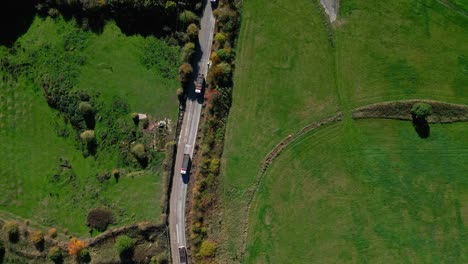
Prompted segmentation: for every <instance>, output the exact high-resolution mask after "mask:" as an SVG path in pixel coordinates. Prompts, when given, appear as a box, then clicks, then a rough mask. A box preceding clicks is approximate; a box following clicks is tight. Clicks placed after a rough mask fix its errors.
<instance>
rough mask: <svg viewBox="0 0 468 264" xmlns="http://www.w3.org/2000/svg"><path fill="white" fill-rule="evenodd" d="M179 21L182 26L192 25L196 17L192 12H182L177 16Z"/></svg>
mask: <svg viewBox="0 0 468 264" xmlns="http://www.w3.org/2000/svg"><path fill="white" fill-rule="evenodd" d="M179 21H180V22H182V23H183V24H189V23H194V22H197V21H198V17H197V15H195V13H193V12H192V11H189V10H184V11H183V12H182V13H180V14H179Z"/></svg>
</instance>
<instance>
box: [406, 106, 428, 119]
mask: <svg viewBox="0 0 468 264" xmlns="http://www.w3.org/2000/svg"><path fill="white" fill-rule="evenodd" d="M411 113H412V114H413V115H414V116H415V117H416V118H417V119H426V117H428V116H430V115H431V114H432V106H431V105H430V104H427V103H416V104H414V105H413V107H412V108H411Z"/></svg>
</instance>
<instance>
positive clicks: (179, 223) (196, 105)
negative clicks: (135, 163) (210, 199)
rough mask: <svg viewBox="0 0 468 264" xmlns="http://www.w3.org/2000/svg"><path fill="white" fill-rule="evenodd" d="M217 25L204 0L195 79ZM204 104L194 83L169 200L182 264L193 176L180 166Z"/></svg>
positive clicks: (203, 69) (173, 243)
mask: <svg viewBox="0 0 468 264" xmlns="http://www.w3.org/2000/svg"><path fill="white" fill-rule="evenodd" d="M214 24H215V19H214V17H213V13H212V10H211V4H210V3H209V1H207V0H204V10H203V16H202V18H201V21H200V32H199V34H198V40H199V43H200V49H201V53H198V57H197V58H199V61H198V65H197V66H196V67H194V78H196V76H197V75H198V72H200V73H203V74H204V75H205V76H206V73H207V71H208V67H207V64H208V60H209V57H210V53H211V43H212V41H213V30H214ZM191 83H192V82H191ZM202 104H203V97H201V96H198V97H197V95H196V94H195V91H194V87H193V85H191V86H190V89H189V93H188V95H187V102H186V108H185V114H184V119H183V123H182V129H181V131H180V136H179V142H178V147H177V156H176V162H175V167H174V175H173V180H172V190H171V197H170V201H169V208H170V209H169V233H170V239H171V255H172V261H173V262H172V263H179V252H178V248H179V247H180V246H186V239H185V198H186V194H187V184H188V182H189V180H190V175H188V176H187V177H184V178H182V177H181V174H180V167H181V166H182V160H183V156H184V154H189V155H190V157H192V156H193V147H194V145H195V140H196V138H197V131H198V123H199V121H200V112H201V108H202ZM188 254H189V255H190V254H191V252H188Z"/></svg>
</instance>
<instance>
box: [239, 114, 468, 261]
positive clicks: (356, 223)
mask: <svg viewBox="0 0 468 264" xmlns="http://www.w3.org/2000/svg"><path fill="white" fill-rule="evenodd" d="M431 128H432V133H431V137H430V138H428V139H427V140H423V139H420V138H419V137H418V136H417V134H416V133H415V132H414V128H413V126H412V125H411V123H409V122H402V121H386V120H383V121H382V120H379V121H376V120H366V121H357V122H353V125H352V126H344V125H343V124H342V123H341V124H336V125H333V126H331V127H327V128H324V129H321V130H319V131H317V132H315V133H311V134H309V135H306V136H305V137H303V138H300V139H299V140H298V141H297V142H295V143H294V144H293V145H291V146H290V147H289V148H288V149H287V150H286V151H285V152H284V153H283V154H282V155H281V156H280V157H279V158H278V159H277V160H276V161H275V162H274V163H273V165H272V166H271V167H270V169H269V170H268V172H267V174H266V175H265V178H264V182H263V185H262V186H261V188H260V189H259V192H258V196H257V199H256V201H255V204H254V207H253V208H254V210H252V212H251V213H252V214H251V217H252V222H251V227H250V230H251V232H250V233H249V241H250V242H249V246H248V253H249V254H248V257H247V261H246V262H247V263H466V261H468V255H467V254H468V247H467V243H468V241H467V236H466V235H467V233H466V232H467V230H466V227H465V224H464V223H466V222H467V221H468V206H467V204H466V201H467V199H468V180H467V179H466V172H467V171H468V164H466V162H465V161H466V159H467V157H468V142H467V141H466V137H464V135H466V131H467V129H468V124H466V123H459V124H450V125H432V126H431ZM351 139H352V140H351Z"/></svg>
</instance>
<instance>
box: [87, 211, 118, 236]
mask: <svg viewBox="0 0 468 264" xmlns="http://www.w3.org/2000/svg"><path fill="white" fill-rule="evenodd" d="M113 222H114V217H113V215H112V211H111V210H110V209H108V208H94V209H92V210H91V211H89V213H88V217H87V219H86V225H87V226H88V227H89V228H93V229H96V230H98V231H100V232H102V231H105V230H106V229H107V226H109V225H110V224H112V223H113Z"/></svg>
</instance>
